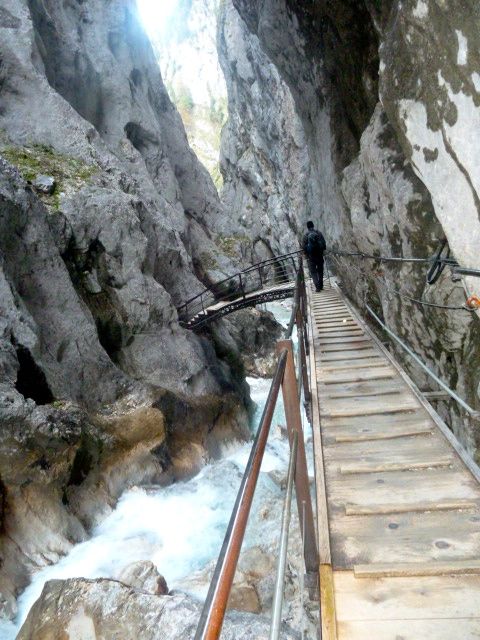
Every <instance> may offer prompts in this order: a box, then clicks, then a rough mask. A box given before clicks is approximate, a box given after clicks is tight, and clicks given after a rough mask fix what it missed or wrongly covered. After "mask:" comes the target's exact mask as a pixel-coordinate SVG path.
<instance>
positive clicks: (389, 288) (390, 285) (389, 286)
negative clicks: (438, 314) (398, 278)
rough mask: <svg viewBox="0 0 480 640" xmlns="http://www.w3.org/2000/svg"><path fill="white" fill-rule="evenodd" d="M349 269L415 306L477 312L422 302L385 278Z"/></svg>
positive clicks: (470, 310)
mask: <svg viewBox="0 0 480 640" xmlns="http://www.w3.org/2000/svg"><path fill="white" fill-rule="evenodd" d="M330 255H332V257H333V259H334V260H335V261H336V262H337V264H338V265H339V266H340V268H344V267H343V265H342V264H341V262H340V261H339V260H338V258H337V256H336V255H335V254H333V253H331V254H330ZM345 266H346V268H347V269H353V270H355V271H357V272H358V273H359V274H360V275H361V276H362V277H363V278H368V277H372V278H374V279H375V280H377V282H381V283H382V284H384V285H385V286H386V287H387V293H389V294H392V293H393V294H395V295H397V296H398V297H400V298H403V299H404V300H409V301H410V302H414V303H415V304H419V305H422V306H425V307H433V308H435V309H444V310H447V311H467V312H469V313H471V312H472V311H475V310H474V309H469V308H468V307H466V306H463V305H455V306H454V305H445V304H437V303H435V302H427V301H426V300H420V299H419V298H415V297H413V296H412V295H410V294H409V293H405V292H402V291H399V290H398V289H396V288H395V287H393V283H391V282H389V281H388V280H387V279H386V278H385V277H379V276H378V275H376V274H375V273H370V274H367V273H365V271H363V270H361V269H359V268H358V267H355V266H353V265H345Z"/></svg>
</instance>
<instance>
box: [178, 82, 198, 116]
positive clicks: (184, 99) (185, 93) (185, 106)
mask: <svg viewBox="0 0 480 640" xmlns="http://www.w3.org/2000/svg"><path fill="white" fill-rule="evenodd" d="M173 96H174V97H173V100H174V102H175V104H176V106H177V108H178V110H179V111H180V113H182V112H183V111H187V112H188V113H190V114H191V113H192V112H193V110H194V108H195V103H194V102H193V97H192V92H191V91H190V89H189V88H188V87H187V86H186V85H184V84H180V85H178V86H177V89H176V90H175V91H174V94H173Z"/></svg>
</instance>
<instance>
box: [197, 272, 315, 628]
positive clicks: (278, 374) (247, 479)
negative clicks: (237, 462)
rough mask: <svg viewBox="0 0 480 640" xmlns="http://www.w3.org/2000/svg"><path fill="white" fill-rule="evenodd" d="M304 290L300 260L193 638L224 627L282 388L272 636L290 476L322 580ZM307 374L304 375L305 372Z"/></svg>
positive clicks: (309, 568)
mask: <svg viewBox="0 0 480 640" xmlns="http://www.w3.org/2000/svg"><path fill="white" fill-rule="evenodd" d="M305 310H306V291H305V282H304V277H303V268H302V265H301V261H300V263H299V268H298V272H297V278H296V292H295V298H294V305H293V309H292V318H293V319H294V320H293V323H291V324H290V325H289V327H288V329H287V335H286V338H285V339H284V340H280V341H278V343H277V353H278V361H277V367H276V370H275V374H274V376H273V380H272V384H271V387H270V391H269V394H268V398H267V401H266V404H265V407H264V409H263V413H262V418H261V420H260V425H259V427H258V430H257V433H256V436H255V439H254V441H253V445H252V449H251V452H250V457H249V459H248V462H247V466H246V468H245V472H244V475H243V478H242V481H241V484H240V488H239V490H238V494H237V498H236V501H235V505H234V507H233V511H232V515H231V518H230V522H229V524H228V527H227V531H226V533H225V538H224V541H223V544H222V548H221V550H220V555H219V557H218V560H217V564H216V567H215V571H214V574H213V577H212V581H211V583H210V588H209V591H208V594H207V598H206V600H205V604H204V607H203V610H202V614H201V617H200V621H199V624H198V627H197V631H196V634H195V640H216V639H217V638H218V637H219V636H220V633H221V630H222V625H223V620H224V617H225V611H226V609H227V604H228V599H229V596H230V591H231V588H232V584H233V580H234V577H235V571H236V567H237V563H238V559H239V556H240V551H241V547H242V542H243V538H244V535H245V530H246V527H247V523H248V519H249V514H250V509H251V506H252V501H253V497H254V492H255V487H256V484H257V480H258V477H259V474H260V468H261V464H262V460H263V455H264V453H265V447H266V444H267V439H268V435H269V432H270V426H271V423H272V418H273V414H274V411H275V407H276V404H277V401H278V396H279V392H280V388H281V389H282V395H283V403H284V409H285V417H286V421H287V430H288V437H289V443H290V465H289V474H288V475H289V480H290V482H288V485H287V491H286V497H285V502H284V509H283V516H282V523H281V531H282V533H281V541H280V550H279V559H278V566H277V579H276V586H275V593H274V594H273V602H274V604H273V608H272V625H271V633H270V639H271V640H276V639H277V638H279V632H280V620H281V609H282V601H283V589H284V578H285V575H284V573H285V566H286V561H285V558H286V552H287V541H288V527H289V513H290V500H291V496H292V491H291V479H292V478H293V479H294V483H295V493H296V502H297V509H298V515H299V521H300V531H301V535H302V540H303V541H304V546H303V552H304V562H305V569H306V574H307V579H308V585H309V587H310V588H311V590H312V591H314V590H315V587H317V586H318V579H319V578H318V551H317V538H316V530H315V522H314V518H313V508H312V501H311V497H310V488H309V487H310V485H309V479H308V469H307V461H306V454H305V440H304V434H303V428H302V417H301V409H300V401H301V396H302V385H303V388H304V390H305V399H307V393H308V398H309V397H310V394H309V389H308V372H307V361H306V353H307V350H308V342H307V340H306V332H305V322H306V314H305ZM295 324H296V326H297V332H298V333H297V335H298V342H299V344H298V350H297V360H298V370H299V371H301V372H302V375H301V377H299V378H298V380H297V375H296V367H295V355H294V347H293V342H292V332H293V327H294V325H295ZM304 374H305V375H304Z"/></svg>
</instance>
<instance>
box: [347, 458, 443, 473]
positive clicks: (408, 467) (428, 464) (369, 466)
mask: <svg viewBox="0 0 480 640" xmlns="http://www.w3.org/2000/svg"><path fill="white" fill-rule="evenodd" d="M453 462H454V460H453V458H451V457H450V458H439V459H436V460H435V459H432V460H425V461H418V462H414V461H412V462H384V463H377V464H373V463H368V462H367V463H364V464H361V463H360V464H359V463H358V462H352V463H351V464H344V465H342V466H341V467H340V473H341V474H342V475H353V474H355V473H385V472H388V471H414V470H415V469H435V468H436V467H449V466H450V465H452V464H453Z"/></svg>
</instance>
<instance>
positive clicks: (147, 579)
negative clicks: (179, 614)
mask: <svg viewBox="0 0 480 640" xmlns="http://www.w3.org/2000/svg"><path fill="white" fill-rule="evenodd" d="M118 579H119V580H120V582H123V583H124V584H126V585H127V586H128V587H134V589H140V590H141V591H146V592H147V593H151V594H153V595H154V596H166V595H168V591H169V589H168V586H167V581H166V580H165V578H164V577H163V576H162V575H161V574H160V573H159V572H158V569H157V567H156V566H155V565H154V564H153V562H150V561H148V560H141V561H139V562H132V564H129V565H127V566H126V567H125V568H124V569H123V571H122V572H121V573H120V575H119V576H118Z"/></svg>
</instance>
